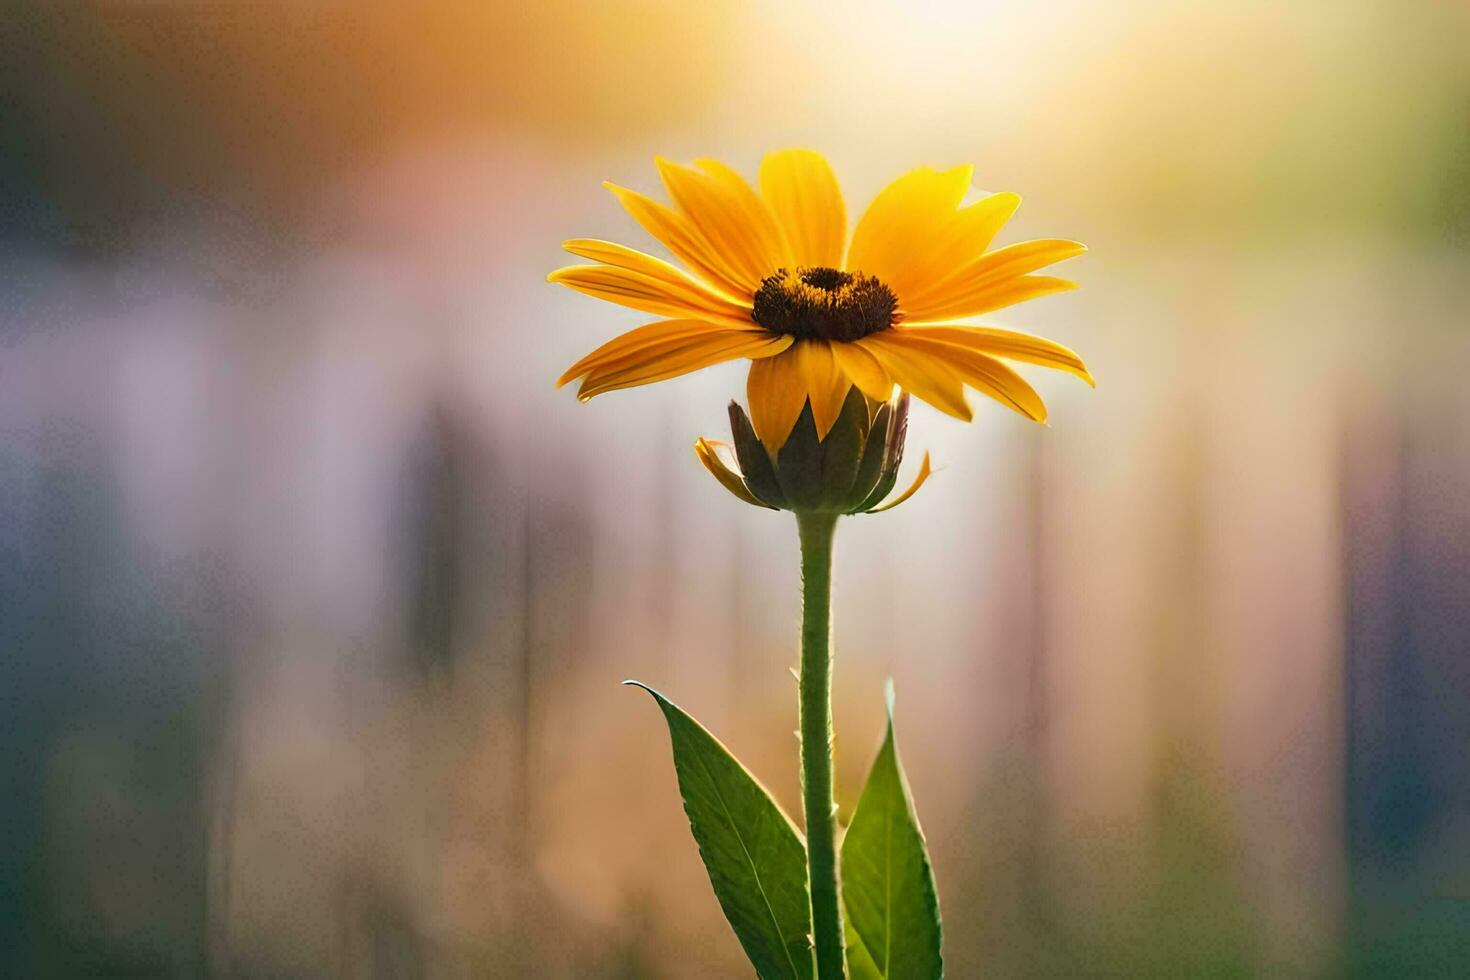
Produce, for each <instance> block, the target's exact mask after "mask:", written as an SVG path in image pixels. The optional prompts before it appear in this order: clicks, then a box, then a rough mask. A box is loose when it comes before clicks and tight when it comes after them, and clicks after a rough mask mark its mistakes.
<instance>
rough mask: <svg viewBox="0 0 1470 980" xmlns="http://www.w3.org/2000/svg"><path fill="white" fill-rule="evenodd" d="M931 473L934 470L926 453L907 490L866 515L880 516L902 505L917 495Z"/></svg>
mask: <svg viewBox="0 0 1470 980" xmlns="http://www.w3.org/2000/svg"><path fill="white" fill-rule="evenodd" d="M933 472H934V468H933V467H932V466H930V465H929V454H928V453H927V452H926V453H924V458H923V459H922V460H920V461H919V475H918V476H916V477H914V482H913V483H910V484H909V488H908V489H907V490H905V491H904V492H903V493H901V494H899V495H898V496H897V497H894V498H893V499H892V500H890V501H888V502H887V503H886V504H883V505H882V506H880V507H874V508H873V509H872V510H870V511H868V513H869V514H881V513H882V512H883V511H885V510H892V509H893V508H895V507H897V506H898V505H899V504H901V503H903V502H904V501H905V500H907V499H909V498H910V497H912V496H913V495H914V494H916V493H918V492H919V488H920V487H922V486H923V485H924V483H925V481H927V480H928V479H929V475H930V474H931V473H933Z"/></svg>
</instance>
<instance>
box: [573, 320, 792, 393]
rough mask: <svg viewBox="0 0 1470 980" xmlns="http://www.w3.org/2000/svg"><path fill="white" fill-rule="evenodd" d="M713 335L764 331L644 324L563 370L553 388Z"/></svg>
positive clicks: (678, 323) (696, 322)
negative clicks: (653, 349) (639, 356)
mask: <svg viewBox="0 0 1470 980" xmlns="http://www.w3.org/2000/svg"><path fill="white" fill-rule="evenodd" d="M716 333H723V334H732V333H749V334H755V335H764V334H765V331H764V330H762V329H761V328H760V327H758V326H756V325H755V324H753V323H752V324H751V325H750V327H749V328H748V329H741V328H736V327H727V326H723V325H721V324H717V323H710V322H708V321H706V320H658V321H655V322H654V323H647V324H644V325H643V326H641V327H637V328H635V329H633V330H629V331H628V332H627V333H624V334H619V335H618V336H616V337H614V338H613V339H612V340H609V341H608V342H607V343H605V344H603V345H602V346H601V347H599V348H597V349H596V350H594V351H593V352H592V353H590V354H588V355H587V356H586V357H583V358H582V359H581V360H579V361H577V363H575V364H573V365H572V366H571V367H569V368H567V370H566V372H565V373H564V374H562V376H561V377H560V378H557V379H556V386H557V387H558V388H560V387H561V386H562V385H564V384H566V383H567V382H568V381H572V380H573V379H576V378H580V377H582V376H583V375H585V374H587V373H588V372H590V371H593V370H599V369H601V370H606V369H607V368H608V366H609V365H611V364H613V362H615V361H618V360H619V359H620V358H628V357H629V356H633V355H636V354H637V353H638V352H639V351H642V350H645V349H647V348H650V347H657V346H660V345H668V344H669V343H671V342H678V341H687V340H689V339H691V338H694V337H702V336H708V335H710V334H716Z"/></svg>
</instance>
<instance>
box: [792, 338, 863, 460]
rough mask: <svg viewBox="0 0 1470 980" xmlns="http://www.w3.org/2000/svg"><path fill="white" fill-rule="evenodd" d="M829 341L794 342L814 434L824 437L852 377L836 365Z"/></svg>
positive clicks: (840, 409)
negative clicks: (808, 399)
mask: <svg viewBox="0 0 1470 980" xmlns="http://www.w3.org/2000/svg"><path fill="white" fill-rule="evenodd" d="M832 346H833V345H832V344H831V343H830V342H828V341H826V340H801V341H797V343H796V345H795V350H796V358H797V363H798V365H799V366H800V371H801V374H802V377H803V378H804V379H805V383H806V393H807V397H808V398H810V399H811V403H812V421H813V422H815V423H816V425H817V438H818V439H825V438H827V433H828V432H830V431H831V430H832V423H834V422H836V421H837V416H838V415H839V414H840V413H841V412H842V403H843V402H844V401H846V400H847V392H848V391H849V390H850V389H851V388H852V380H851V379H850V378H848V376H847V374H846V373H845V372H843V371H842V370H840V369H839V368H838V366H837V360H836V358H835V357H833V355H832Z"/></svg>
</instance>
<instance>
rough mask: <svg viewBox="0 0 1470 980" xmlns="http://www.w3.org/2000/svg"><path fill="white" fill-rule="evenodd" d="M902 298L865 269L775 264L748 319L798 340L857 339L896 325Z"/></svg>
mask: <svg viewBox="0 0 1470 980" xmlns="http://www.w3.org/2000/svg"><path fill="white" fill-rule="evenodd" d="M897 309H898V297H897V296H895V295H894V294H893V290H891V289H889V288H888V287H887V286H885V285H884V284H883V283H882V282H880V281H879V280H877V279H875V278H873V277H872V276H865V275H863V274H862V273H861V272H842V271H841V270H839V269H828V268H826V267H821V266H819V267H816V268H798V269H796V270H794V271H787V270H786V269H777V270H776V274H775V275H773V276H767V277H766V278H765V279H762V280H761V288H760V289H758V290H756V293H755V302H754V304H753V309H752V310H751V313H750V318H751V319H752V320H754V321H755V322H756V323H759V324H760V325H761V326H763V327H765V328H766V329H767V330H773V331H775V332H776V333H784V334H790V335H791V336H793V337H796V338H797V339H798V340H816V339H821V340H847V341H850V340H857V339H858V338H859V337H866V336H867V335H868V334H871V333H877V332H878V331H879V330H887V329H888V328H889V327H891V326H893V322H894V313H895V311H896V310H897Z"/></svg>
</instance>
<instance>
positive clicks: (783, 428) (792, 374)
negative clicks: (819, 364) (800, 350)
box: [745, 350, 806, 453]
mask: <svg viewBox="0 0 1470 980" xmlns="http://www.w3.org/2000/svg"><path fill="white" fill-rule="evenodd" d="M745 394H746V400H747V401H749V402H750V424H751V425H752V426H754V427H755V434H756V435H757V436H759V437H760V440H761V442H762V443H763V444H764V445H765V447H766V450H767V451H768V452H771V453H774V452H775V451H776V450H778V449H780V448H781V446H782V445H783V444H784V443H785V442H786V437H787V436H789V435H790V434H791V429H792V427H793V426H795V425H796V420H797V419H798V418H799V417H800V416H801V407H802V406H803V405H805V404H806V379H805V377H804V375H803V374H802V372H801V370H800V368H799V365H798V361H797V352H796V351H795V350H787V351H785V352H784V353H781V354H777V355H776V356H775V357H768V358H765V359H763V360H759V361H756V362H755V363H754V364H752V365H751V366H750V377H749V378H748V379H747V381H746V387H745Z"/></svg>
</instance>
